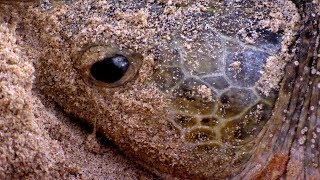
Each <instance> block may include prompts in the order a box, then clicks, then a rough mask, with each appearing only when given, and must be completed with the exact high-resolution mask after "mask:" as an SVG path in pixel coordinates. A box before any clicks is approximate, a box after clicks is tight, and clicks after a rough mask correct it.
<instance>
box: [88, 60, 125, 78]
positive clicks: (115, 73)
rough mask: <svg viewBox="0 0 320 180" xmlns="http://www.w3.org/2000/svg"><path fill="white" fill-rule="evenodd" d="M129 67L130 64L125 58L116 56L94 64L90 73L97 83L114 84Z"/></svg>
mask: <svg viewBox="0 0 320 180" xmlns="http://www.w3.org/2000/svg"><path fill="white" fill-rule="evenodd" d="M129 66H130V63H129V60H128V59H127V58H126V57H124V56H121V55H116V56H114V57H110V58H104V59H102V60H101V61H98V62H96V63H94V64H93V65H92V66H91V69H90V73H91V75H92V77H93V78H95V79H96V80H97V81H101V82H104V83H115V82H117V81H119V80H120V79H121V78H122V77H123V76H124V75H125V74H126V72H127V70H128V68H129Z"/></svg>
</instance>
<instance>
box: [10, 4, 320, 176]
mask: <svg viewBox="0 0 320 180" xmlns="http://www.w3.org/2000/svg"><path fill="white" fill-rule="evenodd" d="M14 5H15V6H16V7H15V8H16V9H18V10H17V11H18V14H19V15H20V18H21V19H18V20H17V24H18V27H19V28H17V34H19V33H21V34H23V36H21V40H22V41H24V42H25V43H24V44H23V48H25V49H28V53H27V56H28V57H29V58H33V59H35V60H34V65H35V69H36V70H35V74H36V80H35V84H36V87H38V88H39V90H41V92H42V93H43V94H45V95H46V96H47V98H52V99H53V100H54V101H55V102H57V103H58V104H59V105H60V106H61V107H62V108H63V110H64V111H65V112H66V113H67V114H70V116H74V117H76V118H78V119H79V121H84V122H86V123H88V124H91V125H93V126H94V127H95V129H97V131H99V132H101V133H102V134H103V135H105V136H106V137H107V138H109V139H110V140H111V141H113V142H114V143H115V144H116V145H117V146H118V147H119V148H120V149H121V150H122V151H123V152H125V153H126V154H127V155H128V156H129V157H130V158H132V159H134V160H135V161H137V162H138V163H140V164H142V165H143V166H144V167H145V168H147V169H149V170H150V171H152V172H155V173H156V174H158V175H159V176H161V177H166V178H173V177H176V178H192V179H219V178H234V179H242V178H253V179H254V178H257V179H260V178H265V179H270V178H271V179H276V178H279V177H286V178H288V179H290V178H306V179H312V178H315V179H316V178H317V177H318V178H319V177H320V169H319V163H320V162H319V161H320V159H319V137H318V136H319V135H320V119H319V118H320V114H319V110H320V108H319V106H320V101H319V99H320V98H319V92H320V91H319V89H320V82H319V81H320V78H319V74H320V72H319V67H320V66H319V58H320V57H319V38H320V36H319V28H320V27H319V14H318V12H320V11H319V10H320V7H319V2H317V1H299V2H298V1H295V2H292V1H286V0H281V1H279V0H272V1H269V2H264V1H260V0H242V1H239V0H219V1H216V0H203V1H170V0H169V1H153V0H151V1H136V0H130V1H125V2H124V1H123V2H122V1H113V0H86V1H74V2H70V1H68V2H67V3H66V2H64V1H63V2H62V1H56V2H52V3H51V4H50V3H49V4H46V6H38V5H35V4H29V3H26V4H23V3H22V4H19V3H18V4H15V3H14ZM41 5H43V3H42V4H41ZM7 6H8V5H6V6H5V7H7ZM19 9H23V10H19ZM25 9H27V10H25ZM23 48H22V49H23Z"/></svg>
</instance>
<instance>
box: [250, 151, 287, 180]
mask: <svg viewBox="0 0 320 180" xmlns="http://www.w3.org/2000/svg"><path fill="white" fill-rule="evenodd" d="M288 160H289V156H288V155H286V154H275V155H274V156H273V158H272V159H271V161H270V162H269V163H268V165H267V166H266V167H265V168H264V169H263V170H262V171H260V172H258V173H257V174H256V175H255V176H254V177H253V178H252V179H254V180H259V179H278V178H279V177H280V176H281V175H283V174H284V172H285V170H286V167H287V162H288Z"/></svg>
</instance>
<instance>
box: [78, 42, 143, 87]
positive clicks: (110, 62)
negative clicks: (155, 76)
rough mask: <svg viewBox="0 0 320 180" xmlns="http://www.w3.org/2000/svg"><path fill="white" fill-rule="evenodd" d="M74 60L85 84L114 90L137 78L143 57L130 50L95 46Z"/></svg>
mask: <svg viewBox="0 0 320 180" xmlns="http://www.w3.org/2000/svg"><path fill="white" fill-rule="evenodd" d="M74 60H75V61H74V67H75V68H76V69H77V71H78V72H79V73H80V75H81V76H82V78H83V79H84V81H85V82H87V83H89V84H93V85H96V86H102V87H111V88H112V87H117V86H121V85H124V84H126V83H128V82H130V81H131V80H133V79H134V78H135V77H136V75H137V73H138V70H139V69H140V67H141V64H142V61H143V56H142V55H139V54H137V53H132V52H130V51H129V50H119V49H117V48H113V47H105V46H94V47H90V48H89V49H87V50H85V51H84V52H83V53H82V54H81V55H80V56H79V57H76V58H74Z"/></svg>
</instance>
